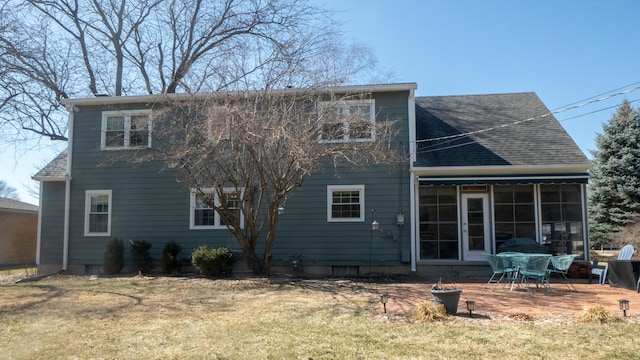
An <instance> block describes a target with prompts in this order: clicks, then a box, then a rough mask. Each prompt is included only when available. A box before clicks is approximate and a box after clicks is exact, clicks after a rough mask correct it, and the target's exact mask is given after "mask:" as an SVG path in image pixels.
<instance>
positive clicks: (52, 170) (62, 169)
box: [33, 149, 67, 181]
mask: <svg viewBox="0 0 640 360" xmlns="http://www.w3.org/2000/svg"><path fill="white" fill-rule="evenodd" d="M66 175H67V149H64V150H63V151H62V152H61V153H60V154H58V156H56V157H55V158H54V159H53V160H51V162H49V163H48V164H47V165H45V167H43V168H42V169H41V170H40V171H38V172H37V173H36V174H35V175H33V179H34V180H39V181H51V180H54V181H55V180H64V178H65V176H66Z"/></svg>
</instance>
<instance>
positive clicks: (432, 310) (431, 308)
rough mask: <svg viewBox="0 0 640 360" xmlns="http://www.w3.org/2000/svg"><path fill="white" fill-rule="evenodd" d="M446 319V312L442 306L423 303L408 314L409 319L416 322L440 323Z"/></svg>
mask: <svg viewBox="0 0 640 360" xmlns="http://www.w3.org/2000/svg"><path fill="white" fill-rule="evenodd" d="M446 318H447V312H446V310H445V309H444V305H442V304H438V305H436V304H434V303H433V302H423V303H422V304H418V305H417V306H416V307H415V308H414V309H413V310H412V311H411V314H409V319H411V320H413V321H418V322H432V321H441V320H445V319H446Z"/></svg>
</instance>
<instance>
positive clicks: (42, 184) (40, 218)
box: [36, 180, 44, 268]
mask: <svg viewBox="0 0 640 360" xmlns="http://www.w3.org/2000/svg"><path fill="white" fill-rule="evenodd" d="M38 182H39V183H40V193H42V188H43V187H44V181H42V180H40V181H38ZM41 238H42V196H38V232H37V234H36V267H38V268H39V267H40V241H41Z"/></svg>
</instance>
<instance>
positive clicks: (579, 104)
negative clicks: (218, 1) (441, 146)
mask: <svg viewBox="0 0 640 360" xmlns="http://www.w3.org/2000/svg"><path fill="white" fill-rule="evenodd" d="M634 84H640V82H636V83H634ZM639 89H640V86H636V87H633V88H631V89H628V90H625V91H621V92H617V93H614V94H611V95H607V96H604V97H601V98H596V99H594V97H590V98H587V99H586V100H588V101H583V102H576V103H572V104H569V105H567V106H565V107H562V108H560V109H559V110H555V111H552V112H549V113H546V114H542V115H538V116H533V117H530V118H527V119H523V120H518V121H514V122H511V123H506V124H502V125H500V126H492V127H488V128H485V129H480V130H474V131H469V132H466V133H461V134H455V135H446V136H439V137H435V138H428V139H416V143H422V142H432V141H439V140H450V139H457V138H461V137H467V136H470V135H476V134H480V133H484V132H487V131H493V130H497V129H503V128H506V127H510V126H514V125H519V124H522V123H526V122H530V121H533V120H539V119H543V118H546V117H549V116H551V115H554V114H560V113H563V112H567V111H569V110H574V109H578V108H582V107H585V106H587V105H591V104H595V103H598V102H602V101H606V100H609V99H611V98H614V97H616V96H621V95H626V94H629V93H631V92H634V91H637V90H639ZM613 91H615V90H613ZM610 92H611V91H607V92H605V93H604V94H607V93H610ZM596 96H598V95H596ZM605 110H606V109H605Z"/></svg>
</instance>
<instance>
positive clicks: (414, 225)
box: [408, 90, 420, 273]
mask: <svg viewBox="0 0 640 360" xmlns="http://www.w3.org/2000/svg"><path fill="white" fill-rule="evenodd" d="M408 106H409V109H408V110H409V114H408V115H409V207H410V209H411V214H410V216H409V219H411V220H410V221H411V223H410V225H411V233H410V234H411V248H410V252H409V253H410V254H411V272H414V273H415V272H416V271H417V265H416V252H417V251H418V246H417V241H416V234H417V233H418V231H419V228H420V224H418V221H417V219H418V217H417V216H416V177H415V174H414V173H413V163H414V162H415V161H416V98H415V90H410V91H409V104H408Z"/></svg>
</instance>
